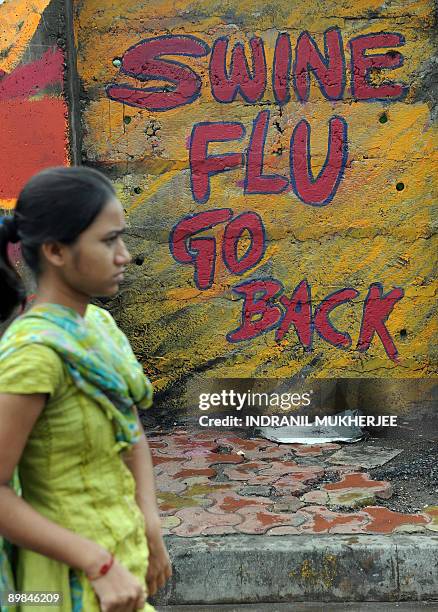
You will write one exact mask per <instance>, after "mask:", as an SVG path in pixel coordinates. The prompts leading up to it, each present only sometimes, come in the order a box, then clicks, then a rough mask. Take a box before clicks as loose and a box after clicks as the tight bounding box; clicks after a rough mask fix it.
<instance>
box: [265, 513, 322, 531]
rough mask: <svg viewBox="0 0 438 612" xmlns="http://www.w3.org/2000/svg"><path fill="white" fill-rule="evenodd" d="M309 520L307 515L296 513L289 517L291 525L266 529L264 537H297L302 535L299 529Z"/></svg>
mask: <svg viewBox="0 0 438 612" xmlns="http://www.w3.org/2000/svg"><path fill="white" fill-rule="evenodd" d="M310 520H311V518H310V517H309V515H308V514H303V513H300V512H296V513H295V514H293V515H292V516H291V521H292V525H282V526H280V527H272V528H271V529H268V531H267V532H266V534H265V535H299V534H300V533H302V532H301V530H300V527H301V526H302V525H304V523H306V522H308V521H310Z"/></svg>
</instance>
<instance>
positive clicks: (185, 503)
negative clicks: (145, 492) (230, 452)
mask: <svg viewBox="0 0 438 612" xmlns="http://www.w3.org/2000/svg"><path fill="white" fill-rule="evenodd" d="M157 487H158V483H157ZM230 488H231V485H229V484H227V483H212V482H208V483H206V484H202V483H200V484H199V483H197V484H194V485H191V486H187V488H186V490H185V491H184V492H183V493H180V494H176V493H165V492H164V493H159V498H160V504H159V507H160V512H167V513H168V514H170V513H172V514H175V512H176V511H177V510H180V509H182V508H191V507H196V506H211V505H212V503H213V500H212V499H210V498H209V497H208V496H207V493H211V492H212V491H215V490H220V489H230Z"/></svg>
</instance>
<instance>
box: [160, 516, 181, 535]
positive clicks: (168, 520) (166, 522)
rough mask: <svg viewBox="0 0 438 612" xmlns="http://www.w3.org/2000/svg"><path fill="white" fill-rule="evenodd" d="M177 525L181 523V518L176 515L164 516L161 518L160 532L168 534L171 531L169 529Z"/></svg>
mask: <svg viewBox="0 0 438 612" xmlns="http://www.w3.org/2000/svg"><path fill="white" fill-rule="evenodd" d="M178 525H181V519H180V518H178V517H177V516H164V517H162V518H161V533H162V534H163V535H169V534H171V533H172V531H171V530H172V529H173V528H174V527H178Z"/></svg>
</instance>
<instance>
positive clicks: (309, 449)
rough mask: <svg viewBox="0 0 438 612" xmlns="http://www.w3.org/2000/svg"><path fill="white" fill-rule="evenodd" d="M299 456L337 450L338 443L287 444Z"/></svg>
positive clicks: (310, 455)
mask: <svg viewBox="0 0 438 612" xmlns="http://www.w3.org/2000/svg"><path fill="white" fill-rule="evenodd" d="M288 446H289V447H290V448H291V449H292V450H293V451H294V453H295V455H298V456H299V457H317V456H318V455H322V454H323V453H325V452H327V451H332V450H338V449H339V448H341V446H340V445H339V444H332V443H327V444H311V445H308V444H289V445H288Z"/></svg>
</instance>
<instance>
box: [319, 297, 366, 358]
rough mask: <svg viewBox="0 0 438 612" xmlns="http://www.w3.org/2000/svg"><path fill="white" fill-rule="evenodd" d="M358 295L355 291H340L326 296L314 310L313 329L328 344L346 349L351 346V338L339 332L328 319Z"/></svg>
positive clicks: (345, 333)
mask: <svg viewBox="0 0 438 612" xmlns="http://www.w3.org/2000/svg"><path fill="white" fill-rule="evenodd" d="M358 295H359V291H356V289H341V290H340V291H335V292H334V293H332V294H331V295H329V296H327V297H326V298H325V299H324V300H323V301H322V302H321V303H320V305H319V306H318V307H317V308H316V310H315V316H314V324H315V329H316V331H317V332H318V333H319V335H320V336H321V338H323V340H326V341H327V342H328V343H329V344H333V345H334V346H337V347H343V348H348V347H349V346H351V336H350V335H349V334H347V332H341V331H339V330H338V329H336V327H334V325H333V323H332V322H331V321H330V319H329V315H330V313H331V312H332V311H333V310H334V309H335V308H337V307H338V306H340V305H341V304H345V302H349V301H350V300H353V299H354V298H355V297H357V296H358Z"/></svg>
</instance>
